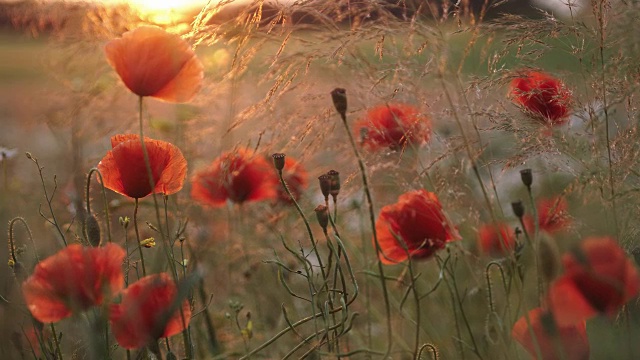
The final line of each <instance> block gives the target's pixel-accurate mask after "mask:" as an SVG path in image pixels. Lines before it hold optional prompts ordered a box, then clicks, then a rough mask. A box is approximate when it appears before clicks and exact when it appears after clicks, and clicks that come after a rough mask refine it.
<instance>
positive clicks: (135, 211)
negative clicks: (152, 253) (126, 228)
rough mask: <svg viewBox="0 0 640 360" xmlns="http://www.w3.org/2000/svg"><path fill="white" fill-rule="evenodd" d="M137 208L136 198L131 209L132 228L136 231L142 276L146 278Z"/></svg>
mask: <svg viewBox="0 0 640 360" xmlns="http://www.w3.org/2000/svg"><path fill="white" fill-rule="evenodd" d="M138 207H139V206H138V198H136V199H135V205H134V208H133V228H134V229H135V231H136V241H137V242H138V252H139V253H140V263H141V264H142V276H147V269H146V268H145V266H144V254H143V252H142V245H140V242H141V240H140V232H139V231H138Z"/></svg>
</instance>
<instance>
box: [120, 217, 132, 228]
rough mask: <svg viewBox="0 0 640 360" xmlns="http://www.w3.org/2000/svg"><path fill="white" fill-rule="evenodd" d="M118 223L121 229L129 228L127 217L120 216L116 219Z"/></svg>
mask: <svg viewBox="0 0 640 360" xmlns="http://www.w3.org/2000/svg"><path fill="white" fill-rule="evenodd" d="M118 221H119V222H120V226H122V227H123V228H125V229H126V228H128V227H129V221H130V220H129V217H128V216H124V217H123V216H120V217H119V218H118Z"/></svg>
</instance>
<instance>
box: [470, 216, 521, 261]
mask: <svg viewBox="0 0 640 360" xmlns="http://www.w3.org/2000/svg"><path fill="white" fill-rule="evenodd" d="M515 244H516V238H515V234H514V232H513V229H511V228H510V227H509V225H507V224H504V223H496V224H484V225H482V226H481V227H480V229H479V230H478V246H479V248H480V251H481V252H482V253H483V254H489V255H493V256H504V255H508V254H509V253H511V252H513V250H514V249H515Z"/></svg>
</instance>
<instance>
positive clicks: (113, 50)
mask: <svg viewBox="0 0 640 360" xmlns="http://www.w3.org/2000/svg"><path fill="white" fill-rule="evenodd" d="M105 53H106V55H107V60H108V61H109V64H110V65H111V66H112V67H113V68H114V69H115V70H116V72H117V73H118V75H119V76H120V78H121V79H122V82H124V84H125V85H126V86H127V88H129V90H131V92H133V93H134V94H136V95H138V96H151V97H155V98H158V99H161V100H164V101H169V102H176V103H181V102H187V101H190V100H191V99H192V98H193V96H194V95H195V94H196V93H197V92H198V91H199V90H200V87H201V86H202V78H203V71H202V70H203V67H202V64H201V63H200V60H198V58H197V57H196V55H195V53H194V52H193V50H192V49H191V47H190V46H189V44H187V42H185V41H184V40H182V38H180V36H178V35H176V34H170V33H168V32H166V31H165V30H163V29H161V28H159V27H156V26H141V27H139V28H136V29H134V30H131V31H128V32H126V33H124V34H123V35H122V38H119V39H115V40H111V41H110V42H109V43H107V45H106V46H105Z"/></svg>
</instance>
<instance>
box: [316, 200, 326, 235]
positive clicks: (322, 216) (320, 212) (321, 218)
mask: <svg viewBox="0 0 640 360" xmlns="http://www.w3.org/2000/svg"><path fill="white" fill-rule="evenodd" d="M314 211H315V212H316V217H317V218H318V224H320V226H321V227H322V230H323V231H325V232H326V231H327V226H328V225H329V208H328V207H326V206H325V205H318V206H316V208H315V209H314Z"/></svg>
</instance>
